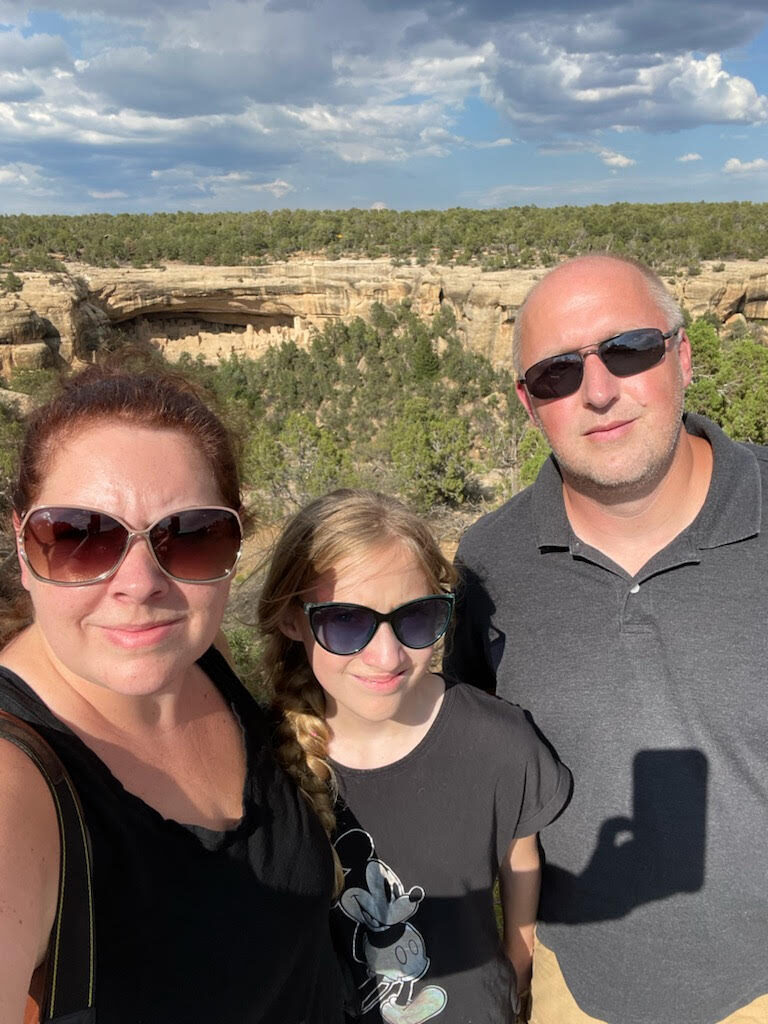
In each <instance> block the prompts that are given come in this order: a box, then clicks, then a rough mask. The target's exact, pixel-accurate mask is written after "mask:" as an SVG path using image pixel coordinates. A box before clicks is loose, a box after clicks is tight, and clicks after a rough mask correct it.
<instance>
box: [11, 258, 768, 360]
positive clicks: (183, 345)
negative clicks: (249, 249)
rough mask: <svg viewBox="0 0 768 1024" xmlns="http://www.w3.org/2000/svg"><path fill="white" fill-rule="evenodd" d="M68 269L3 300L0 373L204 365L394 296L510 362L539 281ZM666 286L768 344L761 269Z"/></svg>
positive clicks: (383, 269) (300, 266)
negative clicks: (102, 355)
mask: <svg viewBox="0 0 768 1024" xmlns="http://www.w3.org/2000/svg"><path fill="white" fill-rule="evenodd" d="M68 271H69V273H68V274H42V273H27V274H20V275H19V276H20V277H21V279H22V281H23V287H22V289H21V290H20V291H18V292H14V293H6V294H4V295H3V294H0V373H2V374H4V375H6V374H7V373H8V372H9V371H10V370H11V369H12V368H14V367H39V366H47V365H52V364H55V363H56V362H59V363H60V362H62V361H63V362H66V363H69V364H73V363H74V364H76V363H78V362H87V361H90V360H91V359H92V358H93V354H94V352H96V351H97V350H98V349H100V348H102V347H104V346H107V345H110V344H113V343H114V341H115V338H116V336H117V335H119V336H120V337H121V338H123V339H125V340H128V341H131V340H133V341H136V342H139V343H142V344H147V343H148V344H151V345H153V346H155V347H157V348H158V349H159V350H161V351H162V352H163V353H164V354H165V355H166V356H167V358H169V359H171V360H174V359H177V358H178V357H179V356H180V355H181V353H182V352H187V353H189V354H190V355H191V356H192V357H197V356H201V357H202V358H203V359H204V360H205V361H207V362H215V361H217V360H218V359H221V358H226V357H227V356H228V355H229V354H230V353H237V354H238V355H241V356H246V357H247V356H250V357H253V358H257V357H258V356H260V355H261V354H263V353H264V352H265V351H266V349H267V348H268V347H269V346H271V345H275V344H279V343H280V342H282V341H286V340H293V341H295V342H296V343H297V344H298V345H301V346H306V345H308V344H309V342H310V340H311V337H312V334H313V332H314V331H315V330H322V328H323V326H324V325H325V324H326V323H328V321H329V320H334V319H342V320H345V321H349V320H351V319H353V318H354V317H356V316H360V317H362V318H363V319H369V318H370V315H371V308H372V306H373V304H374V303H375V302H380V303H381V304H382V305H384V306H386V307H391V306H393V305H395V304H397V303H399V302H402V301H403V300H408V301H410V303H411V306H412V308H413V310H414V312H416V313H418V314H420V315H421V316H424V317H427V318H429V317H431V316H433V315H434V314H435V313H436V312H437V311H438V310H439V309H440V308H441V306H443V305H447V306H449V307H450V308H451V309H452V310H453V312H454V314H455V316H456V322H457V330H458V332H459V334H460V336H461V337H462V339H463V341H464V343H465V344H466V345H467V346H468V347H469V348H471V349H473V350H474V351H476V352H478V353H480V354H482V355H484V356H486V357H487V358H488V359H489V360H490V361H491V362H492V363H493V364H494V365H496V366H511V362H512V331H513V326H514V318H515V313H516V311H517V308H518V307H519V305H520V303H521V302H522V300H523V298H524V297H525V295H526V293H527V292H528V290H529V289H530V287H531V286H532V285H533V284H534V283H535V282H536V280H538V279H539V278H540V277H541V276H542V274H543V273H544V271H542V270H536V269H530V270H509V271H492V272H489V273H482V272H481V271H480V270H479V269H478V268H473V267H441V266H435V265H433V266H426V267H417V266H402V267H393V266H392V265H391V263H390V262H389V261H385V260H346V261H343V260H337V261H313V262H298V261H296V262H288V263H282V264H273V265H269V266H265V267H253V268H247V267H197V266H180V265H170V266H168V267H165V268H160V269H146V270H136V269H102V268H94V267H83V266H75V265H73V266H71V267H69V268H68ZM669 287H670V290H671V291H673V292H674V293H675V295H676V297H677V298H678V299H679V300H680V301H682V303H683V304H684V305H685V306H686V308H687V309H688V310H689V311H690V313H691V315H692V316H694V317H696V316H701V315H702V314H703V313H706V312H710V313H714V314H715V315H716V316H717V318H718V319H719V320H720V322H721V323H724V324H726V325H733V324H735V323H743V324H746V325H748V326H749V328H750V329H751V330H752V332H753V333H754V334H755V335H756V336H757V337H758V338H759V339H760V340H762V341H765V342H768V263H762V264H761V263H752V262H748V261H739V262H734V263H730V264H726V266H725V270H723V271H721V272H715V271H713V270H711V269H705V270H704V271H703V272H702V273H701V274H699V275H696V276H692V277H688V276H682V277H678V278H675V279H674V283H673V284H671V285H670V286H669Z"/></svg>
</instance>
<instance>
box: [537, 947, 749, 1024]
mask: <svg viewBox="0 0 768 1024" xmlns="http://www.w3.org/2000/svg"><path fill="white" fill-rule="evenodd" d="M531 995H532V1010H531V1019H530V1024H605V1021H601V1020H598V1018H597V1017H590V1016H589V1015H588V1014H586V1013H582V1011H581V1010H580V1009H579V1007H578V1005H577V1003H576V1000H575V999H574V998H573V996H572V995H571V993H570V992H569V991H568V986H567V985H566V983H565V978H564V977H563V975H562V972H561V971H560V965H559V964H558V962H557V957H556V956H555V954H554V953H553V952H552V950H551V949H547V947H546V946H543V945H542V944H541V943H540V942H539V940H538V939H537V940H536V945H535V947H534V951H533V982H532V984H531ZM616 1024H619V1022H616ZM668 1024H674V1021H669V1022H668ZM720 1024H768V995H765V996H760V997H759V998H758V999H755V1000H754V1002H752V1003H750V1004H749V1006H743V1007H742V1008H741V1009H740V1010H736V1012H735V1013H731V1014H729V1015H728V1016H727V1017H726V1018H725V1020H723V1021H721V1022H720Z"/></svg>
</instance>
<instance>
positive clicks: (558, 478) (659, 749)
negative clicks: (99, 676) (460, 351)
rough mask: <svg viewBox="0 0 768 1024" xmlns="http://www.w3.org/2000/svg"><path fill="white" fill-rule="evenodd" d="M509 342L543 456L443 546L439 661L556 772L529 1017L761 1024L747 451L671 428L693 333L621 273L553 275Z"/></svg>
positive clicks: (763, 839)
mask: <svg viewBox="0 0 768 1024" xmlns="http://www.w3.org/2000/svg"><path fill="white" fill-rule="evenodd" d="M515 346H516V352H515V358H516V365H517V371H518V376H519V378H520V379H519V381H518V385H517V391H518V396H519V398H520V401H521V402H522V403H523V405H524V406H525V408H526V410H527V411H528V414H529V416H530V418H531V419H532V420H533V422H534V423H536V424H537V425H538V426H539V427H540V428H541V430H542V431H543V432H544V434H545V435H546V437H547V439H548V441H549V443H550V446H551V448H552V452H553V456H552V458H550V459H549V460H548V461H547V462H546V463H545V465H544V466H543V468H542V470H541V472H540V474H539V476H538V478H537V480H536V482H535V483H534V484H533V486H532V487H530V488H528V489H527V490H525V491H523V492H522V493H521V494H518V495H517V496H516V497H514V498H513V499H512V500H511V501H509V502H508V503H507V504H506V505H504V506H503V507H502V508H500V509H498V510H497V511H496V512H493V513H492V514H490V515H488V516H485V517H484V518H483V519H481V520H480V521H479V522H478V523H476V524H475V525H474V526H473V527H472V528H471V529H470V530H469V531H468V532H467V534H466V535H465V536H464V538H463V540H462V542H461V544H460V546H459V552H458V560H459V562H460V563H461V565H462V567H463V573H464V577H465V587H464V592H463V600H462V602H461V607H460V613H459V619H458V622H457V629H456V633H455V636H454V639H453V642H452V646H451V648H450V650H449V653H448V658H447V670H448V672H449V673H450V674H451V675H453V676H456V677H458V678H461V679H464V680H465V681H467V682H472V683H475V684H476V685H479V686H483V687H485V688H487V689H493V688H496V690H497V692H498V693H499V694H500V695H501V696H503V697H505V698H508V699H509V700H512V701H515V702H517V703H520V704H522V705H523V706H524V707H526V708H528V709H530V712H531V715H532V717H533V720H534V722H535V723H536V725H537V726H538V728H539V729H540V730H541V731H542V733H543V734H544V736H545V737H547V739H548V740H549V741H550V742H551V743H552V744H553V746H554V747H555V749H556V750H557V753H558V754H559V755H560V757H561V758H562V760H563V761H564V762H565V763H566V764H568V765H569V766H570V768H571V770H572V771H573V775H574V780H575V782H574V793H573V799H572V801H571V805H570V807H569V808H568V809H567V810H566V811H565V813H564V814H563V816H562V817H561V818H560V819H558V821H556V822H555V823H554V824H553V825H551V826H550V828H549V829H548V830H547V836H546V838H545V842H544V845H545V853H546V857H547V864H546V867H545V874H544V889H543V894H542V902H541V908H540V923H539V926H538V939H539V943H538V945H537V949H536V956H535V960H534V982H533V1016H532V1020H533V1021H534V1022H535V1024H586V1022H592V1021H595V1020H598V1021H608V1022H610V1024H714V1022H719V1021H724V1020H727V1021H728V1024H737V1022H743V1024H747V1022H749V1024H758V1022H759V1024H768V996H766V993H768V853H767V852H766V847H767V846H768V757H766V750H767V749H768V695H767V694H766V667H768V630H766V625H765V623H766V615H767V614H768V490H767V487H768V450H767V449H764V448H758V447H755V446H748V445H740V444H735V443H733V442H732V441H730V440H729V439H728V438H727V437H726V436H725V435H724V434H723V432H722V431H721V430H720V429H719V428H718V427H717V426H715V424H713V423H711V422H709V421H708V420H706V419H704V418H703V417H700V416H693V415H688V416H686V417H685V419H683V396H684V391H685V388H686V386H687V385H688V384H689V382H690V380H691V347H690V343H689V341H688V338H687V336H686V333H685V330H684V329H683V318H682V316H681V314H680V311H679V309H678V308H677V306H676V305H675V303H674V301H673V299H672V297H671V296H670V295H669V294H668V293H667V292H666V290H665V289H664V286H663V284H662V282H661V281H660V280H659V279H658V278H657V277H656V276H655V275H654V274H652V273H651V272H650V271H649V270H647V268H645V267H642V266H641V265H640V264H636V263H634V262H632V261H627V260H623V259H620V258H616V257H613V256H608V255H590V256H585V257H580V258H578V259H575V260H572V261H570V262H568V263H565V264H562V265H561V266H559V267H557V268H556V269H554V270H553V271H551V272H550V273H549V274H548V275H546V277H544V278H543V279H542V280H541V281H540V282H539V283H538V284H537V285H536V286H535V288H534V289H533V290H532V292H531V293H530V294H529V296H528V298H527V300H526V302H525V303H524V305H523V307H522V308H521V310H520V312H519V314H518V319H517V323H516V328H515Z"/></svg>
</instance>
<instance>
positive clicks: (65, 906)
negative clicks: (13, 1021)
mask: <svg viewBox="0 0 768 1024" xmlns="http://www.w3.org/2000/svg"><path fill="white" fill-rule="evenodd" d="M0 738H2V739H6V740H9V741H10V742H11V743H14V744H15V745H16V746H17V747H19V749H20V750H23V751H24V753H25V754H27V756H28V757H30V758H31V759H32V761H34V763H35V764H36V765H37V767H38V768H39V770H40V772H41V773H42V775H43V778H44V779H45V781H46V782H47V783H48V788H49V789H50V791H51V796H52V797H53V803H54V806H55V808H56V817H57V818H58V822H59V839H60V844H61V859H60V868H59V896H58V902H57V905H56V917H55V919H54V922H53V930H52V931H51V941H50V945H49V947H48V954H47V957H46V966H47V972H46V975H47V977H46V990H45V996H44V1001H43V1003H42V1004H41V1007H40V1016H41V1020H44V1021H47V1020H54V1019H56V1018H60V1017H65V1016H67V1015H68V1014H74V1013H81V1012H83V1011H85V1010H89V1009H91V1008H92V1007H93V1000H94V981H95V967H96V964H95V945H94V913H93V872H92V863H91V843H90V837H89V835H88V828H87V826H86V823H85V816H84V815H83V808H82V806H81V804H80V798H79V797H78V795H77V792H76V791H75V787H74V785H73V783H72V780H71V779H70V777H69V775H68V773H67V770H66V768H65V767H64V765H63V764H62V763H61V760H60V759H59V756H58V754H56V753H55V751H54V750H53V749H52V748H51V747H50V746H49V745H48V743H46V741H45V740H44V739H43V738H42V736H40V734H39V733H38V732H36V731H35V729H33V728H32V726H31V725H29V724H28V723H27V722H24V721H23V720H22V719H20V718H17V717H16V716H15V715H11V714H9V713H8V712H7V711H0Z"/></svg>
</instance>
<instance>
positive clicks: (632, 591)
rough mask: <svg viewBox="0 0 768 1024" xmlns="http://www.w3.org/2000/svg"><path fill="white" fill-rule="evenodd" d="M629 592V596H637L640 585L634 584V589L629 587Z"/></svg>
mask: <svg viewBox="0 0 768 1024" xmlns="http://www.w3.org/2000/svg"><path fill="white" fill-rule="evenodd" d="M629 592H630V594H639V593H640V584H639V583H636V584H635V585H634V587H630V588H629Z"/></svg>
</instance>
